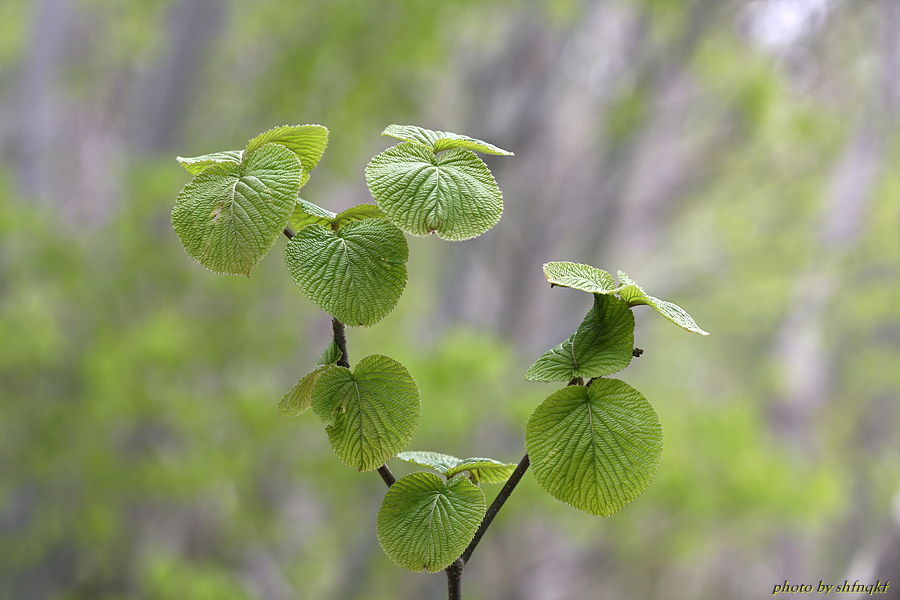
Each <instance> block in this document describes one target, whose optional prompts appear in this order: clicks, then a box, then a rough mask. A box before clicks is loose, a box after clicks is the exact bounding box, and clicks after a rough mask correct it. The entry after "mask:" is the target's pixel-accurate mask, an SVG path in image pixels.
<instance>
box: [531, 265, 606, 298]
mask: <svg viewBox="0 0 900 600" xmlns="http://www.w3.org/2000/svg"><path fill="white" fill-rule="evenodd" d="M544 277H546V278H547V281H549V282H550V284H551V285H558V286H560V287H570V288H575V289H578V290H583V291H585V292H592V293H594V294H609V293H611V292H613V291H615V289H616V282H615V281H614V280H613V277H612V275H610V274H609V273H607V272H606V271H603V270H602V269H595V268H594V267H592V266H590V265H583V264H580V263H571V262H549V263H547V264H545V265H544Z"/></svg>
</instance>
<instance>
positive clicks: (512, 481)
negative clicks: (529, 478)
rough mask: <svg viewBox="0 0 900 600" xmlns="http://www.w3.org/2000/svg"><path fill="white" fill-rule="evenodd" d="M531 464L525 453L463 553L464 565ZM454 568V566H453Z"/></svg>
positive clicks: (461, 558)
mask: <svg viewBox="0 0 900 600" xmlns="http://www.w3.org/2000/svg"><path fill="white" fill-rule="evenodd" d="M530 464H531V459H529V458H528V453H527V452H526V453H525V456H524V457H522V460H521V461H520V462H519V466H517V467H516V470H515V471H513V473H512V475H510V476H509V479H507V480H506V484H504V486H503V489H501V490H500V493H499V494H497V497H496V498H494V501H493V502H492V503H491V505H490V506H489V507H488V509H487V512H486V513H484V519H482V521H481V525H479V527H478V531H476V532H475V537H474V538H472V541H471V542H469V547H468V548H466V551H465V552H463V553H462V556H460V557H459V558H460V560H462V563H463V565H465V564H466V563H467V562H469V558H471V556H472V553H473V552H475V546H477V545H478V542H480V541H481V538H482V536H483V535H484V532H485V531H486V530H487V528H488V527H489V526H490V524H491V522H492V521H493V520H494V517H496V516H497V513H498V512H500V509H501V508H502V507H503V504H504V503H505V502H506V500H507V499H508V498H509V495H510V494H512V493H513V490H514V489H516V486H517V485H519V481H521V479H522V476H523V475H525V471H527V470H528V465H530ZM451 566H452V565H451Z"/></svg>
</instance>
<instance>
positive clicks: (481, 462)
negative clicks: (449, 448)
mask: <svg viewBox="0 0 900 600" xmlns="http://www.w3.org/2000/svg"><path fill="white" fill-rule="evenodd" d="M397 458H399V459H401V460H405V461H407V462H411V463H413V464H416V465H419V466H422V467H430V468H432V469H434V470H435V471H437V472H438V473H440V474H441V475H444V476H445V477H447V478H448V479H449V478H450V477H453V476H454V475H458V474H460V473H462V472H464V471H469V473H471V479H472V480H473V481H474V482H476V483H478V482H484V483H503V482H504V481H506V480H507V479H509V476H510V475H512V472H513V471H514V470H515V469H516V465H515V463H512V464H510V463H502V462H500V461H496V460H494V459H492V458H465V459H462V458H456V457H455V456H450V455H449V454H440V453H439V452H401V453H400V454H398V455H397Z"/></svg>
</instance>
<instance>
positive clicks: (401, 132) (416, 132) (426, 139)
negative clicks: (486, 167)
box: [381, 125, 513, 156]
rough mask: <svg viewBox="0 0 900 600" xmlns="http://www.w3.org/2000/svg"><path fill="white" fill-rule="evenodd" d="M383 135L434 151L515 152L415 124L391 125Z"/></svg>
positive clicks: (507, 154) (509, 154)
mask: <svg viewBox="0 0 900 600" xmlns="http://www.w3.org/2000/svg"><path fill="white" fill-rule="evenodd" d="M381 135H385V136H390V137H394V138H397V139H400V140H403V141H406V142H418V143H420V144H424V145H426V146H429V147H430V148H431V149H432V151H433V152H435V153H437V152H441V151H443V150H450V149H451V148H465V149H466V150H474V151H475V152H481V153H484V154H499V155H502V156H512V155H513V153H512V152H509V151H508V150H504V149H503V148H498V147H497V146H495V145H493V144H488V143H487V142H483V141H481V140H477V139H475V138H471V137H469V136H467V135H459V134H457V133H448V132H446V131H432V130H431V129H425V128H424V127H416V126H415V125H389V126H388V127H387V129H385V130H384V131H383V132H382V134H381Z"/></svg>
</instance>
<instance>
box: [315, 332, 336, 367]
mask: <svg viewBox="0 0 900 600" xmlns="http://www.w3.org/2000/svg"><path fill="white" fill-rule="evenodd" d="M339 360H341V349H340V348H338V346H337V344H335V343H334V338H331V341H330V342H329V343H328V346H327V347H326V348H325V350H323V351H322V354H321V355H319V360H317V361H316V366H317V367H320V366H322V365H329V366H330V365H334V364H337V361H339Z"/></svg>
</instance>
